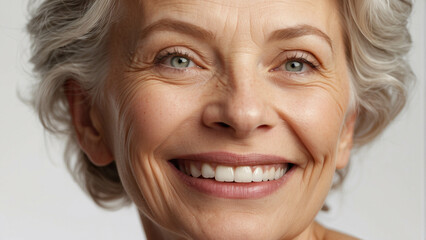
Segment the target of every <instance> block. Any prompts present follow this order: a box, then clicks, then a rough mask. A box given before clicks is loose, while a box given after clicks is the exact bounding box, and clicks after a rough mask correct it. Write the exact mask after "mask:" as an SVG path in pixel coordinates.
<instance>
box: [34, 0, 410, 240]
mask: <svg viewBox="0 0 426 240" xmlns="http://www.w3.org/2000/svg"><path fill="white" fill-rule="evenodd" d="M410 11H411V3H410V2H409V1H397V0H394V1H390V0H389V1H380V0H375V1H332V0H329V1H315V0H312V1H286V0H282V1H257V0H254V1H222V0H213V1H173V0H168V1H166V0H164V1H159V0H156V1H154V0H142V1H131V0H126V1H113V0H106V1H77V0H67V1H64V0H60V1H59V0H49V1H44V2H43V3H42V4H41V5H40V7H38V8H37V9H36V10H35V11H34V13H33V18H32V19H31V21H30V23H29V25H28V29H29V32H30V34H31V37H32V41H33V58H32V62H33V63H34V65H35V72H37V73H39V79H40V82H39V85H38V88H37V89H35V91H34V106H35V107H36V109H37V110H38V112H39V115H40V118H41V121H42V122H43V124H44V125H45V127H46V128H47V129H49V130H51V131H53V132H59V133H63V134H66V135H68V136H69V143H70V144H69V149H68V150H69V151H68V153H69V154H68V157H69V159H68V160H67V161H68V162H69V164H70V168H71V170H72V172H73V173H74V174H75V177H76V178H77V180H79V182H80V184H81V185H82V187H83V188H84V189H85V190H86V191H87V192H88V193H89V194H90V195H91V197H92V198H93V199H94V201H96V203H98V204H99V205H101V206H103V207H110V206H112V205H110V204H111V202H114V200H121V201H120V202H118V203H117V205H122V204H125V203H130V202H133V203H134V204H135V205H136V206H137V207H138V209H139V211H140V216H141V219H142V222H143V227H144V229H145V232H146V234H147V238H148V239H301V240H302V239H353V237H350V236H347V235H344V234H341V233H337V232H334V231H331V230H328V229H325V228H324V227H322V226H320V225H319V224H317V223H315V222H314V218H315V216H316V215H317V213H318V212H319V211H320V209H321V208H322V207H323V204H324V199H325V198H326V196H327V194H328V192H329V190H330V188H331V186H332V182H333V177H334V176H335V173H336V171H337V172H338V173H341V172H342V171H344V169H345V167H346V166H347V164H348V161H349V156H350V151H351V149H352V147H353V145H354V144H355V146H361V145H363V144H365V143H367V142H369V141H371V140H372V139H374V137H376V136H377V135H378V134H379V133H380V132H381V131H382V130H383V129H384V128H385V127H386V126H387V125H388V124H389V122H390V121H391V120H392V119H393V118H394V117H395V116H396V115H397V114H398V113H399V111H400V110H401V108H402V107H403V106H404V103H405V98H406V88H407V85H408V84H409V83H410V80H411V79H412V74H411V70H410V67H409V66H408V65H407V64H406V62H405V61H404V56H405V54H406V53H407V51H408V50H409V47H410V36H409V34H408V31H407V29H406V24H407V18H408V16H409V14H410ZM77 146H78V147H77ZM74 154H78V156H77V161H76V163H75V164H73V163H72V161H70V159H71V158H72V156H73V155H74ZM338 176H343V175H342V174H340V175H338Z"/></svg>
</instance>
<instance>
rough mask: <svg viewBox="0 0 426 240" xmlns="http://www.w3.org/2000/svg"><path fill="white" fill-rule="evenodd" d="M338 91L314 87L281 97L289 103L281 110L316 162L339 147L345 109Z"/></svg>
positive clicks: (330, 154)
mask: <svg viewBox="0 0 426 240" xmlns="http://www.w3.org/2000/svg"><path fill="white" fill-rule="evenodd" d="M339 95H340V94H334V93H333V92H332V91H331V92H330V91H329V90H325V89H318V88H315V89H309V90H307V89H304V90H303V91H297V90H295V91H289V92H288V93H287V94H286V97H284V98H283V100H282V102H283V106H287V107H286V108H283V110H282V111H281V114H282V118H283V119H284V120H285V121H287V122H288V125H289V126H290V127H291V128H292V129H293V131H294V132H295V135H296V136H297V137H298V138H299V140H300V142H301V143H302V144H303V146H304V148H306V150H307V151H308V152H309V154H310V155H311V156H310V157H312V158H313V160H315V162H323V161H324V159H326V158H327V157H329V156H333V155H334V153H335V151H336V148H337V143H338V140H339V134H340V130H341V127H342V124H343V119H344V112H343V111H342V109H345V108H344V107H343V105H344V104H343V105H342V102H345V101H344V99H343V100H342V99H341V96H339ZM338 99H341V100H340V101H338Z"/></svg>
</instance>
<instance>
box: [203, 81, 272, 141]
mask: <svg viewBox="0 0 426 240" xmlns="http://www.w3.org/2000/svg"><path fill="white" fill-rule="evenodd" d="M236 82H237V81H236ZM262 90H264V89H262V87H261V86H258V85H255V84H250V83H249V84H244V83H243V84H238V83H237V84H234V87H232V88H231V90H228V91H226V92H225V93H221V94H220V93H218V94H220V95H221V96H220V97H218V99H217V100H215V101H212V102H211V103H209V104H208V105H207V106H206V107H205V108H204V111H203V116H202V118H203V123H204V125H205V126H207V127H208V128H210V129H214V130H216V131H221V132H223V133H227V134H230V135H232V136H234V137H236V138H248V137H250V136H252V135H254V134H256V133H258V132H262V131H268V130H269V129H271V128H273V127H274V125H275V120H274V119H275V118H274V117H273V116H274V115H273V111H272V106H270V105H269V104H268V103H269V99H268V96H265V95H266V94H263V95H262V93H261V92H262ZM263 92H264V91H263Z"/></svg>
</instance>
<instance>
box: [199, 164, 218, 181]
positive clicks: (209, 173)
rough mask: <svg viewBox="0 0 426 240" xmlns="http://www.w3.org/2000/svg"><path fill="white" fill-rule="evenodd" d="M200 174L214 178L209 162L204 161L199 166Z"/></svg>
mask: <svg viewBox="0 0 426 240" xmlns="http://www.w3.org/2000/svg"><path fill="white" fill-rule="evenodd" d="M201 175H203V178H214V175H215V172H214V169H213V168H212V166H210V164H206V163H204V164H202V166H201Z"/></svg>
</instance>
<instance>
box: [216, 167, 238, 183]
mask: <svg viewBox="0 0 426 240" xmlns="http://www.w3.org/2000/svg"><path fill="white" fill-rule="evenodd" d="M214 179H215V180H216V181H219V182H233V181H234V168H232V167H227V166H220V165H219V166H217V167H216V174H215V177H214Z"/></svg>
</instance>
